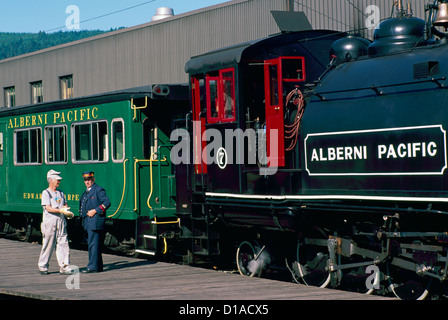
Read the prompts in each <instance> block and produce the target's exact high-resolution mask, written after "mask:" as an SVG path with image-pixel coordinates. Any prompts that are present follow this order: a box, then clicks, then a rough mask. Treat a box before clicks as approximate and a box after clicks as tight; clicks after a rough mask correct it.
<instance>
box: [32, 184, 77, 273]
mask: <svg viewBox="0 0 448 320" xmlns="http://www.w3.org/2000/svg"><path fill="white" fill-rule="evenodd" d="M65 204H66V200H65V197H64V193H63V192H62V191H60V190H56V192H53V191H51V190H49V189H45V190H44V191H43V192H42V207H43V210H44V212H43V218H42V224H41V231H42V251H41V252H40V257H39V262H38V267H39V271H48V264H49V261H50V257H51V254H52V253H53V250H54V249H55V248H56V258H57V260H58V264H59V272H64V271H66V268H67V267H68V266H69V265H70V249H69V246H68V238H67V222H66V220H65V216H64V214H62V213H60V214H59V213H49V212H48V211H47V210H46V209H45V206H47V205H50V206H52V207H53V208H62V207H63V206H64V205H65Z"/></svg>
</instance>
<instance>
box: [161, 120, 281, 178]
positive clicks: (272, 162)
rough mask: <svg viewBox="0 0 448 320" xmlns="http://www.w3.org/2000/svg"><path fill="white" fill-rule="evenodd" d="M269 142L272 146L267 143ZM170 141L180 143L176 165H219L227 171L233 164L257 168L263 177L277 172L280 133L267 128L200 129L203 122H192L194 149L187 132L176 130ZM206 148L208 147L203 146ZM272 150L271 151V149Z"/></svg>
mask: <svg viewBox="0 0 448 320" xmlns="http://www.w3.org/2000/svg"><path fill="white" fill-rule="evenodd" d="M267 139H269V143H267ZM170 140H171V141H172V142H177V144H176V145H175V146H174V147H173V148H172V150H171V161H172V163H173V164H174V165H179V164H195V165H201V164H203V165H211V164H216V165H218V167H219V168H220V169H225V168H226V167H227V165H231V164H246V165H258V167H259V171H260V174H261V175H273V174H275V173H276V172H277V167H278V162H277V156H278V130H277V129H271V130H269V135H267V134H266V130H265V129H258V130H255V129H250V128H249V129H246V130H242V129H235V130H233V129H225V130H224V134H223V133H222V132H221V131H220V130H218V129H213V128H212V129H207V130H201V122H200V121H193V149H192V150H191V137H190V134H189V132H188V131H187V130H186V129H176V130H174V131H173V132H172V133H171V136H170ZM204 146H205V147H204ZM268 148H269V150H268Z"/></svg>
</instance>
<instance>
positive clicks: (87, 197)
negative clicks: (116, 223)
mask: <svg viewBox="0 0 448 320" xmlns="http://www.w3.org/2000/svg"><path fill="white" fill-rule="evenodd" d="M109 207H110V200H109V197H108V196H107V195H106V190H104V188H102V187H100V186H99V185H97V184H96V183H94V184H93V185H92V188H91V189H90V192H89V193H88V194H86V192H85V191H84V193H83V194H82V196H81V199H80V200H79V215H80V216H81V217H82V225H83V226H84V229H85V230H103V229H104V224H105V222H106V210H107V209H108V208H109ZM91 209H95V210H96V214H95V215H94V216H93V217H89V216H88V215H87V211H89V210H91Z"/></svg>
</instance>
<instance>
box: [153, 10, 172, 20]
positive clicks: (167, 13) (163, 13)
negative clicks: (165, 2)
mask: <svg viewBox="0 0 448 320" xmlns="http://www.w3.org/2000/svg"><path fill="white" fill-rule="evenodd" d="M172 16H174V10H173V9H172V8H168V7H161V8H157V10H156V14H155V15H154V16H153V17H152V18H151V21H157V20H162V19H165V18H169V17H172Z"/></svg>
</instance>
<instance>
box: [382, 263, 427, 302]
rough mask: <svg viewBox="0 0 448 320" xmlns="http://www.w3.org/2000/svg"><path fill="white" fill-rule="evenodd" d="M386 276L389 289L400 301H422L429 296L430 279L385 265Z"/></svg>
mask: <svg viewBox="0 0 448 320" xmlns="http://www.w3.org/2000/svg"><path fill="white" fill-rule="evenodd" d="M386 276H387V278H388V279H389V283H390V289H391V290H392V292H393V293H394V294H395V296H396V297H397V298H399V299H402V300H424V299H426V298H427V297H428V295H429V288H430V286H431V282H432V281H431V280H432V279H431V278H429V277H425V276H420V275H418V274H417V273H415V272H413V271H410V270H405V269H402V268H399V267H396V266H391V265H389V264H386Z"/></svg>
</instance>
